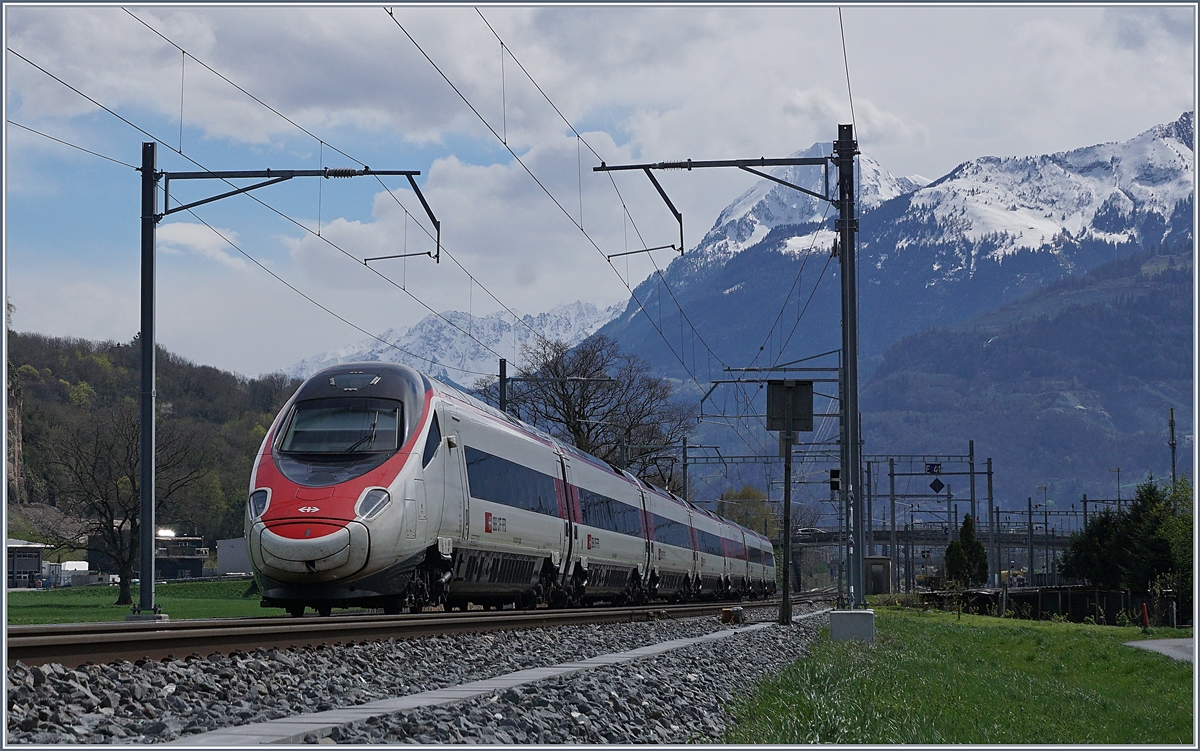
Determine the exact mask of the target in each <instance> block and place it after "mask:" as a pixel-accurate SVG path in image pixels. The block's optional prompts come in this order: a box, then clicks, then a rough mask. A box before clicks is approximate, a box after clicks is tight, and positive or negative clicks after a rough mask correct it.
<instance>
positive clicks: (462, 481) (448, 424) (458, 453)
mask: <svg viewBox="0 0 1200 751" xmlns="http://www.w3.org/2000/svg"><path fill="white" fill-rule="evenodd" d="M442 417H443V418H444V419H443V420H442V424H443V425H444V426H445V432H446V435H445V437H444V438H443V440H444V441H445V442H446V449H447V450H446V461H445V463H444V466H445V468H446V473H445V480H444V481H445V486H444V487H445V493H446V494H445V506H444V507H443V511H442V513H443V515H444V516H443V519H444V520H445V521H444V529H445V531H446V532H449V533H451V534H453V533H457V534H458V538H459V539H460V540H466V539H467V538H468V537H469V536H470V533H471V527H470V524H471V517H470V514H469V513H468V512H469V510H470V509H469V507H468V503H469V500H468V499H469V498H470V493H469V492H467V477H466V474H467V465H466V458H465V457H466V451H465V450H464V448H463V444H462V437H461V435H460V429H461V426H462V418H461V417H460V416H459V414H458V412H457V411H456V410H455V409H454V407H447V408H446V409H445V410H444V412H443V415H442Z"/></svg>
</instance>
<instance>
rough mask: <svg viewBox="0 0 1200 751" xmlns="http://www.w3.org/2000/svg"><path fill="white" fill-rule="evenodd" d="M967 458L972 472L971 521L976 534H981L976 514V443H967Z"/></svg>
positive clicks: (971, 441)
mask: <svg viewBox="0 0 1200 751" xmlns="http://www.w3.org/2000/svg"><path fill="white" fill-rule="evenodd" d="M967 456H968V457H969V459H968V461H969V462H970V472H971V521H972V522H974V524H975V527H976V534H978V532H979V529H978V528H979V516H978V515H977V514H976V512H975V441H974V440H970V441H967Z"/></svg>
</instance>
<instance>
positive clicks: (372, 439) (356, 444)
mask: <svg viewBox="0 0 1200 751" xmlns="http://www.w3.org/2000/svg"><path fill="white" fill-rule="evenodd" d="M378 423H379V410H375V419H374V421H372V422H371V432H370V433H367V434H366V435H365V436H363V437H362V438H359V439H358V440H357V441H355V442H354V443H353V444H351V446H350V448H348V449H346V450H345V451H343V452H342V453H343V454H349V453H352V452H353V451H354V450H355V449H356V448H358V447H359V446H361V445H363V444H364V443H366V442H367V441H370V442H371V445H372V446H374V445H375V426H376V425H377V424H378Z"/></svg>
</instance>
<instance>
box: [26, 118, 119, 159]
mask: <svg viewBox="0 0 1200 751" xmlns="http://www.w3.org/2000/svg"><path fill="white" fill-rule="evenodd" d="M7 122H8V124H9V125H15V126H17V127H18V128H23V129H25V130H27V131H29V132H30V133H36V134H37V135H39V136H41V137H42V138H48V139H50V140H51V141H57V142H58V143H61V144H62V145H63V146H70V147H71V148H73V149H79V150H80V151H82V152H84V153H87V154H91V155H92V156H98V157H100V158H101V159H107V160H108V161H110V162H115V163H117V164H119V165H121V166H122V167H128V168H129V169H132V170H136V169H137V167H135V166H133V165H132V164H129V163H128V162H122V161H121V160H120V159H113V158H112V157H111V156H105V155H103V154H98V153H96V152H95V151H92V150H91V149H85V148H83V147H82V146H77V145H75V144H73V143H70V142H69V141H64V140H62V139H61V138H55V137H54V136H50V135H46V134H45V133H43V132H41V131H40V130H34V129H33V128H31V127H29V126H28V125H22V124H21V123H19V122H17V121H15V120H8V121H7Z"/></svg>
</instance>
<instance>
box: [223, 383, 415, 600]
mask: <svg viewBox="0 0 1200 751" xmlns="http://www.w3.org/2000/svg"><path fill="white" fill-rule="evenodd" d="M432 397H433V389H432V387H431V385H430V383H429V381H428V380H427V379H426V378H425V377H424V376H423V375H421V374H420V373H418V372H417V371H415V370H413V369H412V368H409V367H406V366H403V365H396V364H391V363H351V364H343V365H336V366H334V367H331V368H326V369H325V370H322V371H321V372H319V373H317V374H315V375H314V376H312V377H311V378H309V379H308V380H307V381H305V382H304V383H303V384H302V385H301V386H300V388H299V389H298V390H297V392H296V394H295V395H294V396H293V397H292V398H291V400H289V401H288V403H287V404H286V405H285V406H284V408H283V410H282V411H281V412H280V413H279V415H278V416H277V417H276V419H275V422H274V423H273V424H272V426H271V429H270V431H269V432H268V433H267V436H266V438H265V439H264V440H263V444H262V447H261V448H260V450H259V453H258V456H257V457H256V460H255V464H254V470H253V472H252V473H251V477H250V494H249V499H248V503H247V508H246V524H245V529H246V542H247V546H248V548H249V552H250V560H251V564H252V565H253V568H254V575H255V578H256V579H257V581H258V585H259V589H260V591H261V592H262V595H263V602H262V604H263V606H264V607H283V608H286V609H287V610H288V612H290V613H292V614H293V615H300V614H302V613H303V611H304V608H305V607H306V606H308V607H312V608H314V609H316V610H317V612H319V613H321V614H328V613H329V611H330V610H331V609H332V608H333V607H349V606H368V607H370V606H378V607H384V608H385V609H387V610H389V611H391V610H398V608H399V607H400V606H401V605H402V604H403V600H404V597H405V596H406V594H408V593H409V591H410V588H411V586H412V580H413V572H414V570H415V569H416V568H417V566H419V565H420V563H421V562H422V561H423V560H424V558H425V555H426V545H425V542H424V541H423V540H415V539H414V540H406V539H405V536H404V535H403V534H402V530H403V528H404V521H405V520H404V518H403V517H404V514H405V510H406V506H409V505H410V504H405V503H404V502H403V499H405V498H406V497H409V496H411V495H413V492H414V487H415V486H416V485H417V484H418V483H419V482H420V478H419V473H420V470H421V461H420V460H421V457H420V454H421V451H420V447H421V446H422V443H423V440H424V436H425V433H426V431H427V429H428V425H429V422H430V414H431V405H430V402H431V399H432Z"/></svg>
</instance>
